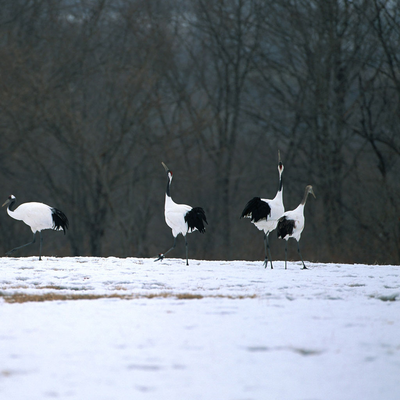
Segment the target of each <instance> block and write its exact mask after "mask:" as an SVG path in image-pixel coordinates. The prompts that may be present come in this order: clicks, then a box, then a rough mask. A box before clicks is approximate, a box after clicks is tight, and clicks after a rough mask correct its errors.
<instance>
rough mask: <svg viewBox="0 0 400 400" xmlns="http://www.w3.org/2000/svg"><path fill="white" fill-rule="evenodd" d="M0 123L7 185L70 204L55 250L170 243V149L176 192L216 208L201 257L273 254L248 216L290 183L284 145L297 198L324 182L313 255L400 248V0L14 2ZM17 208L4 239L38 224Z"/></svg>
mask: <svg viewBox="0 0 400 400" xmlns="http://www.w3.org/2000/svg"><path fill="white" fill-rule="evenodd" d="M0 135H1V148H0V155H1V164H0V187H1V192H2V195H3V199H4V200H3V201H5V200H6V198H7V197H8V196H9V195H10V194H14V195H15V196H16V197H17V204H20V203H22V202H28V201H41V202H44V203H47V204H49V205H52V206H55V207H57V208H60V209H61V210H63V211H64V212H65V214H66V215H67V216H68V218H69V220H70V230H69V231H68V234H67V235H66V236H65V237H64V236H63V235H62V234H61V233H52V232H50V231H44V248H43V250H44V254H48V255H59V256H67V255H71V256H73V255H94V256H109V255H114V256H121V257H126V256H140V257H155V256H156V255H157V254H158V253H160V252H164V251H166V250H167V249H168V248H169V247H170V246H171V245H172V242H173V238H172V235H171V230H170V229H169V228H168V227H167V225H166V224H165V221H164V215H163V212H164V210H163V207H164V195H165V187H166V183H167V178H166V174H165V171H164V169H163V167H162V165H161V161H164V162H165V163H166V164H167V165H168V166H169V167H170V168H171V170H172V171H173V172H174V180H173V182H172V187H171V190H172V197H173V199H174V200H175V201H176V202H177V203H185V204H190V205H192V206H202V207H203V208H204V209H205V211H206V214H207V218H208V221H209V225H208V228H207V232H206V234H205V235H201V234H199V233H198V232H196V233H193V234H191V235H189V237H188V241H189V257H192V258H202V259H226V260H230V259H248V260H260V261H261V260H263V258H264V247H263V246H264V245H263V234H262V233H261V232H260V231H258V230H257V229H256V228H255V227H254V226H253V225H252V224H251V223H250V221H249V220H243V219H240V218H239V217H240V214H241V211H242V210H243V208H244V206H245V204H246V203H247V201H248V200H250V199H251V198H252V197H254V196H260V197H263V198H272V197H274V196H275V193H276V191H277V188H278V169H277V162H278V149H279V150H280V152H281V156H282V161H283V163H284V166H285V170H284V174H283V177H284V201H285V207H286V209H287V210H289V209H293V208H295V207H296V206H297V205H298V204H299V202H300V201H301V198H302V196H303V192H304V188H305V186H306V185H307V184H312V185H313V187H314V191H315V193H316V196H317V198H316V199H314V198H313V197H310V198H309V200H308V202H307V206H306V213H305V214H306V228H305V230H304V232H303V236H302V240H301V242H300V244H301V248H302V254H303V256H304V258H305V259H306V260H310V261H321V262H355V263H356V262H366V263H376V262H377V263H397V264H398V263H400V211H399V198H400V179H399V177H400V2H398V1H391V0H351V1H350V0H189V1H188V0H79V1H78V0H12V1H10V0H0ZM3 201H2V202H3ZM2 202H1V204H2ZM1 211H2V213H1V214H0V251H1V252H2V253H3V254H4V253H5V251H7V250H9V249H11V248H13V247H15V246H17V245H20V244H23V243H26V242H28V241H29V240H30V239H31V232H30V230H29V227H27V226H26V225H24V224H23V223H22V222H16V221H15V220H13V219H11V218H10V217H9V216H8V215H7V214H6V210H5V209H2V210H1ZM183 243H184V241H183V239H182V238H180V239H179V240H178V246H177V249H176V250H175V251H174V252H173V253H171V257H184V244H183ZM289 248H290V249H291V251H292V253H291V254H290V256H291V258H293V259H297V254H296V251H295V250H296V246H295V244H294V243H292V245H290V243H289ZM37 251H38V249H37V248H36V246H35V248H33V247H32V246H30V247H28V248H26V249H23V250H21V251H20V252H19V253H18V255H21V256H23V255H31V254H37ZM271 251H272V256H273V258H274V259H283V258H284V243H283V242H282V241H278V239H277V238H276V234H275V232H274V233H273V234H271Z"/></svg>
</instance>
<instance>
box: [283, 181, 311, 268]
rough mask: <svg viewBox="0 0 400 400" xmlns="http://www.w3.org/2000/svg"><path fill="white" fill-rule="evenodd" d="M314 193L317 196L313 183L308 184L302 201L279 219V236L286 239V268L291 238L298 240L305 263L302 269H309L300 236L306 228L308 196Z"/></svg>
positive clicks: (298, 249)
mask: <svg viewBox="0 0 400 400" xmlns="http://www.w3.org/2000/svg"><path fill="white" fill-rule="evenodd" d="M310 193H311V194H312V195H313V196H314V198H316V196H315V194H314V191H313V188H312V186H311V185H308V186H306V190H305V192H304V197H303V200H302V201H301V203H300V204H299V205H298V206H297V208H295V209H294V210H291V211H286V212H285V213H284V214H283V215H282V217H281V218H279V221H278V227H277V233H278V238H280V239H285V240H286V244H285V269H286V268H287V241H288V240H289V239H290V238H293V239H296V240H297V251H298V253H299V256H300V259H301V261H302V263H303V268H302V269H307V267H306V265H305V264H304V261H303V257H302V256H301V252H300V245H299V241H300V237H301V233H302V232H303V229H304V223H305V218H304V206H305V205H306V201H307V197H308V195H309V194H310Z"/></svg>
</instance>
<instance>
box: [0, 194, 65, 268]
mask: <svg viewBox="0 0 400 400" xmlns="http://www.w3.org/2000/svg"><path fill="white" fill-rule="evenodd" d="M14 203H15V196H13V195H11V196H9V198H8V199H7V200H6V201H5V203H4V204H3V207H4V206H5V205H8V207H7V213H8V215H9V216H10V217H11V218H14V219H16V220H18V221H23V222H24V223H25V224H26V225H28V226H30V228H31V230H32V232H33V240H32V242H29V243H26V244H24V245H22V246H19V247H16V248H14V249H12V250H10V251H8V252H7V253H6V254H7V255H9V254H11V253H13V252H14V251H15V250H18V249H20V248H22V247H25V246H28V245H30V244H33V243H35V240H36V232H39V236H40V248H39V260H41V259H42V257H41V255H42V242H43V238H42V233H41V231H42V230H44V229H53V230H57V231H59V230H63V231H64V234H65V231H66V229H67V228H68V219H67V217H66V216H65V214H64V213H63V212H62V211H60V210H58V209H57V208H54V207H50V206H48V205H47V204H43V203H36V202H31V203H23V204H21V205H20V206H19V207H17V208H16V209H15V210H13V209H12V208H13V206H14Z"/></svg>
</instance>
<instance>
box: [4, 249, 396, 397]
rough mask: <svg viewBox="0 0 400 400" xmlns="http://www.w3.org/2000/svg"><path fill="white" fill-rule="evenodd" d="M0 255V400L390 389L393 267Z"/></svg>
mask: <svg viewBox="0 0 400 400" xmlns="http://www.w3.org/2000/svg"><path fill="white" fill-rule="evenodd" d="M0 264H1V269H0V399H6V400H31V399H32V400H38V399H79V400H80V399H82V400H88V399H90V400H91V399H93V400H102V399H104V400H105V399H110V400H120V399H123V400H125V399H146V400H147V399H148V400H153V399H162V400H172V399H174V400H175V399H179V400H192V399H207V400H209V399H212V400H214V399H216V400H225V399H226V400H250V399H260V400H265V399H271V400H279V399H282V400H291V399H293V400H330V399H332V400H337V399H338V400H347V399H348V400H358V399H362V400H378V399H379V400H382V399H383V400H398V399H400V266H379V265H373V266H372V265H343V264H310V263H306V264H307V265H308V266H309V268H310V269H309V270H300V268H301V265H300V264H299V263H289V264H288V269H287V270H284V263H283V262H279V261H278V262H275V265H274V267H275V268H274V269H273V270H271V269H264V268H263V266H262V262H261V261H260V262H248V261H234V262H225V261H196V260H190V266H188V267H187V266H185V262H184V260H181V259H166V260H164V261H162V262H157V263H155V262H153V259H138V258H128V259H118V258H92V257H76V258H55V257H44V258H43V261H41V262H39V261H38V259H37V257H29V258H1V259H0ZM43 300H47V301H43ZM50 300H52V301H50Z"/></svg>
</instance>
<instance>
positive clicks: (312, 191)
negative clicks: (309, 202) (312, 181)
mask: <svg viewBox="0 0 400 400" xmlns="http://www.w3.org/2000/svg"><path fill="white" fill-rule="evenodd" d="M310 193H311V194H312V195H313V196H314V199H316V198H317V196H316V195H315V193H314V190H313V189H311V192H310Z"/></svg>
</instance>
